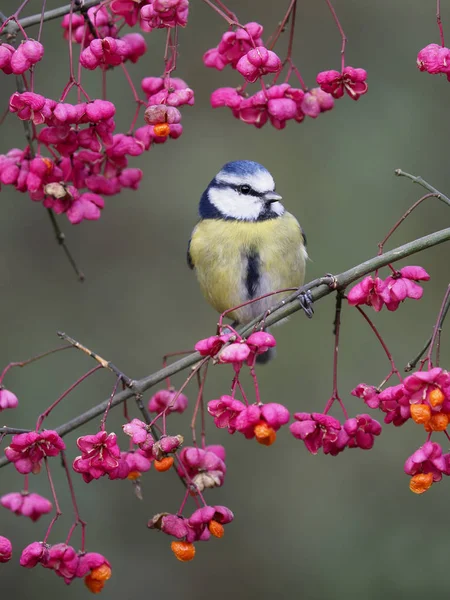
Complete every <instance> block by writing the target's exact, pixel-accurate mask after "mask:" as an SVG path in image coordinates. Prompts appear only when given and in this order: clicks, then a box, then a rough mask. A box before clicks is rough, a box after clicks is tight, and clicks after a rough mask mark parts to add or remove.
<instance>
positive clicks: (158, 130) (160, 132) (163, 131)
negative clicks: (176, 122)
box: [153, 123, 170, 137]
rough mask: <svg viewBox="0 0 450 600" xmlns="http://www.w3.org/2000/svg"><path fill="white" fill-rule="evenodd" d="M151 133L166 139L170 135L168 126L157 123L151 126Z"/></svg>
mask: <svg viewBox="0 0 450 600" xmlns="http://www.w3.org/2000/svg"><path fill="white" fill-rule="evenodd" d="M153 131H154V132H155V135H157V136H158V137H167V136H168V135H169V133H170V126H169V124H168V123H157V124H156V125H154V126H153Z"/></svg>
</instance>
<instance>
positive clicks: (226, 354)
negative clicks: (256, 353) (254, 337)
mask: <svg viewBox="0 0 450 600" xmlns="http://www.w3.org/2000/svg"><path fill="white" fill-rule="evenodd" d="M250 352H251V350H250V347H249V346H248V345H247V344H246V343H245V342H236V343H234V344H230V345H229V346H226V348H224V349H223V350H222V351H221V352H220V354H219V362H221V363H232V364H233V365H235V366H237V367H240V366H241V365H242V363H243V362H244V361H246V360H247V358H248V357H249V355H250Z"/></svg>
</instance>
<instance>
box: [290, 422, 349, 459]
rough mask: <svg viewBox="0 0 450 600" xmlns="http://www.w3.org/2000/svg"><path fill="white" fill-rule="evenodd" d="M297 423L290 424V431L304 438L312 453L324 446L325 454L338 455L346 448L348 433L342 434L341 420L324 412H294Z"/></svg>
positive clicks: (300, 438)
mask: <svg viewBox="0 0 450 600" xmlns="http://www.w3.org/2000/svg"><path fill="white" fill-rule="evenodd" d="M294 419H295V423H292V424H291V425H290V426H289V429H290V432H291V433H292V435H293V436H294V437H295V438H297V439H298V440H302V441H303V442H304V444H305V446H306V449H307V450H308V452H310V453H311V454H317V453H318V451H319V449H320V448H323V452H324V454H331V455H332V456H336V455H337V454H339V452H342V450H344V448H345V446H346V444H347V441H348V435H346V434H344V436H343V435H342V433H341V431H342V427H341V424H340V422H339V421H338V420H337V419H335V418H334V417H331V416H330V415H325V414H322V413H303V412H299V413H294Z"/></svg>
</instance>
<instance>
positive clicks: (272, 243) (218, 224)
mask: <svg viewBox="0 0 450 600" xmlns="http://www.w3.org/2000/svg"><path fill="white" fill-rule="evenodd" d="M190 256H191V259H192V263H193V265H194V267H195V271H196V274H197V278H198V280H199V283H200V287H201V289H202V292H203V294H204V296H205V298H206V299H207V300H208V302H209V303H210V304H211V305H212V306H213V307H214V308H215V309H216V310H217V311H218V312H220V313H222V312H224V311H225V310H227V309H229V308H232V307H234V306H238V305H239V304H242V303H244V302H246V301H247V300H249V299H251V298H252V297H258V296H261V295H263V294H266V293H269V292H274V291H276V290H279V289H283V288H290V287H299V286H300V285H302V283H303V281H304V274H305V260H306V256H307V254H306V250H305V246H304V243H303V236H302V233H301V229H300V226H299V224H298V222H297V220H296V219H295V217H293V216H292V215H291V214H289V213H285V214H284V215H283V216H281V217H278V218H276V219H269V220H266V221H256V222H255V221H254V222H248V221H233V220H229V221H226V220H221V219H205V220H202V221H200V223H199V224H198V225H197V226H196V227H195V229H194V231H193V233H192V238H191V244H190ZM249 257H254V258H253V259H250V261H249ZM249 269H250V271H251V272H250V273H249ZM256 271H257V272H256ZM250 284H252V285H250ZM281 298H282V296H281V295H279V296H275V297H272V298H268V299H265V300H261V301H258V302H256V303H253V304H252V305H250V306H249V307H244V308H241V309H239V310H236V311H234V312H233V313H232V314H231V315H230V317H231V318H232V319H235V320H237V321H238V322H239V323H246V322H248V321H250V320H252V319H253V318H254V316H256V315H258V314H260V313H262V312H264V311H265V310H267V309H268V308H270V306H272V305H273V304H274V303H276V302H278V301H279V300H280V299H281Z"/></svg>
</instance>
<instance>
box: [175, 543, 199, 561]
mask: <svg viewBox="0 0 450 600" xmlns="http://www.w3.org/2000/svg"><path fill="white" fill-rule="evenodd" d="M170 547H171V548H172V552H173V553H174V554H175V556H176V558H178V560H181V562H188V561H190V560H192V559H193V558H194V556H195V546H194V544H192V543H191V542H172V543H171V545H170Z"/></svg>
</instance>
